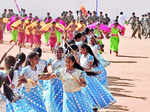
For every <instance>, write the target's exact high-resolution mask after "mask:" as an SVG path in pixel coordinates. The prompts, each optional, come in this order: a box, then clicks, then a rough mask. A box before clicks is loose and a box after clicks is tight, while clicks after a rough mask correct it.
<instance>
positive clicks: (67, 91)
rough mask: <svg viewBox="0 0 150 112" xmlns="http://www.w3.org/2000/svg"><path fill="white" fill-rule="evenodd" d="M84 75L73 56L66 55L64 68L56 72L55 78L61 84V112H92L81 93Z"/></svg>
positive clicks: (83, 85) (84, 84)
mask: <svg viewBox="0 0 150 112" xmlns="http://www.w3.org/2000/svg"><path fill="white" fill-rule="evenodd" d="M84 75H85V72H84V71H83V69H82V67H81V66H80V65H79V64H77V62H76V60H75V58H74V56H73V55H71V54H70V55H67V56H66V58H65V67H64V68H62V69H61V70H60V72H56V77H57V78H59V79H60V80H61V81H62V83H63V90H64V96H63V112H93V110H92V108H91V107H90V104H89V102H88V99H87V97H85V96H84V94H83V93H82V92H81V88H82V87H85V86H86V83H85V80H84ZM54 76H55V75H52V76H50V78H51V77H53V78H54Z"/></svg>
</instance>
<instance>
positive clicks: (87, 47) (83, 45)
mask: <svg viewBox="0 0 150 112" xmlns="http://www.w3.org/2000/svg"><path fill="white" fill-rule="evenodd" d="M81 48H83V49H86V51H87V52H88V53H89V54H90V55H92V56H93V57H94V62H93V65H94V66H96V67H97V66H98V65H99V61H98V59H97V58H96V57H95V55H94V53H93V51H92V49H91V48H90V46H88V45H87V44H82V45H81Z"/></svg>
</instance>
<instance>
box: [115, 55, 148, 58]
mask: <svg viewBox="0 0 150 112" xmlns="http://www.w3.org/2000/svg"><path fill="white" fill-rule="evenodd" d="M118 57H126V58H149V57H144V56H126V55H119V56H118Z"/></svg>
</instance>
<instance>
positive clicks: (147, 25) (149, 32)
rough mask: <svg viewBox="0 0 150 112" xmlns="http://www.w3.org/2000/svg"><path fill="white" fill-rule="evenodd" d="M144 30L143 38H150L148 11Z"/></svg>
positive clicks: (149, 14) (149, 15)
mask: <svg viewBox="0 0 150 112" xmlns="http://www.w3.org/2000/svg"><path fill="white" fill-rule="evenodd" d="M146 30H147V31H146V32H147V34H146V37H145V39H147V38H150V13H148V18H146Z"/></svg>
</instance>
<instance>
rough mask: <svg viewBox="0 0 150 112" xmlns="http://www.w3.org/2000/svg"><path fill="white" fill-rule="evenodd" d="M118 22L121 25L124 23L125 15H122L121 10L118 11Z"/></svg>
mask: <svg viewBox="0 0 150 112" xmlns="http://www.w3.org/2000/svg"><path fill="white" fill-rule="evenodd" d="M118 22H119V24H120V25H121V26H124V25H125V22H126V17H125V16H124V14H123V12H120V16H119V18H118Z"/></svg>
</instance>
